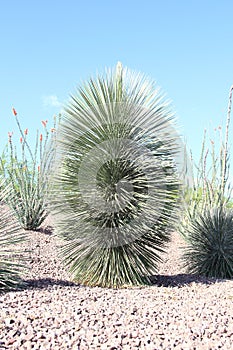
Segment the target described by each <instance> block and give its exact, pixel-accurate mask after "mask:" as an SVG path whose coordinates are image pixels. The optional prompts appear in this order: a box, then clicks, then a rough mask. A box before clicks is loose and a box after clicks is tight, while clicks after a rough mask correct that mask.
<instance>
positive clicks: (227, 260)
mask: <svg viewBox="0 0 233 350" xmlns="http://www.w3.org/2000/svg"><path fill="white" fill-rule="evenodd" d="M187 234H188V246H187V248H186V249H185V254H184V256H183V259H184V261H185V266H186V267H187V270H188V272H189V273H194V274H198V275H203V276H207V277H216V278H233V211H232V210H229V209H227V208H224V207H218V208H216V207H215V208H208V209H206V210H205V211H203V212H201V213H199V214H198V215H196V216H195V217H194V218H193V220H192V222H191V223H190V226H189V231H188V232H187Z"/></svg>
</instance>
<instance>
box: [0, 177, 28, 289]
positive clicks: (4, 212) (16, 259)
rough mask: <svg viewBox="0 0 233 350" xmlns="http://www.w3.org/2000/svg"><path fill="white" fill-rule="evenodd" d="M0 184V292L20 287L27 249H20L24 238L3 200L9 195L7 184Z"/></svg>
mask: <svg viewBox="0 0 233 350" xmlns="http://www.w3.org/2000/svg"><path fill="white" fill-rule="evenodd" d="M1 185H2V186H0V189H1V190H0V198H1V201H0V214H1V215H0V292H2V291H6V290H9V289H13V288H17V287H21V286H23V285H24V283H23V281H22V277H23V274H24V272H25V269H26V259H27V251H26V250H22V249H20V247H19V245H18V244H20V243H22V242H24V241H25V240H26V237H25V235H24V233H23V232H22V229H21V228H20V226H19V223H18V221H17V220H16V218H15V216H14V213H13V212H12V211H11V210H10V209H9V207H8V206H7V204H6V202H5V200H6V199H7V197H8V196H9V192H10V190H9V186H6V184H3V183H2V182H1Z"/></svg>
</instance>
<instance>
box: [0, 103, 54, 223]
mask: <svg viewBox="0 0 233 350" xmlns="http://www.w3.org/2000/svg"><path fill="white" fill-rule="evenodd" d="M13 113H14V116H15V120H16V122H17V126H18V129H19V132H20V146H18V145H17V146H15V145H14V144H13V136H12V133H9V134H8V136H9V140H8V141H9V142H8V147H7V153H5V155H4V157H1V158H0V164H1V171H2V173H3V175H4V178H5V181H6V184H7V185H8V186H10V187H11V196H8V199H7V203H8V205H9V206H10V207H11V208H12V209H13V211H14V213H15V215H16V217H17V219H18V220H19V222H20V225H21V226H22V227H23V228H24V229H25V230H36V229H37V228H39V227H40V225H41V224H42V223H43V221H44V220H45V218H46V216H47V214H48V213H47V203H46V195H47V192H48V184H49V182H48V175H49V169H50V164H51V162H52V157H53V147H52V143H49V141H50V136H51V135H50V133H49V131H48V130H47V121H42V124H43V126H44V133H42V134H40V135H39V133H38V131H37V137H36V144H35V149H34V151H33V150H32V148H31V147H30V145H29V143H28V140H27V136H28V129H25V130H24V131H23V130H22V128H21V125H20V123H19V119H18V116H17V113H16V111H15V109H13ZM54 130H55V129H54V128H53V129H52V131H54ZM48 144H49V145H50V147H48Z"/></svg>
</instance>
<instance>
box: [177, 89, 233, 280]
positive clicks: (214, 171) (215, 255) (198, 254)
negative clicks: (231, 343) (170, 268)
mask: <svg viewBox="0 0 233 350" xmlns="http://www.w3.org/2000/svg"><path fill="white" fill-rule="evenodd" d="M232 91H233V87H231V89H230V95H229V103H228V112H227V120H226V126H225V137H224V138H223V137H222V127H218V128H217V129H216V130H215V131H216V132H218V133H219V139H216V138H214V140H213V139H212V140H210V145H211V147H210V148H207V149H206V135H207V133H206V131H205V133H204V140H203V144H202V152H201V157H200V161H199V164H198V166H197V168H196V170H197V171H196V173H195V176H194V184H193V187H191V188H189V189H188V190H187V191H186V197H185V202H186V207H185V208H186V210H185V211H184V216H183V219H182V220H181V225H180V227H179V229H180V232H181V233H182V234H183V236H184V238H185V240H186V241H187V248H186V249H185V252H184V256H183V259H184V264H185V266H187V268H188V271H189V272H192V273H197V274H201V275H205V276H212V277H219V278H232V277H233V276H232V271H233V270H232V268H233V264H232V262H233V261H232V258H231V255H232V253H233V251H232V247H233V222H232V215H233V214H232V209H231V208H232V197H231V195H232V190H231V189H232V187H231V186H232V183H231V182H230V181H229V171H230V163H229V157H230V151H229V147H228V138H229V126H230V119H231V103H232ZM217 141H218V142H217ZM216 144H217V145H219V150H218V151H216ZM209 156H210V159H209V158H208V157H209Z"/></svg>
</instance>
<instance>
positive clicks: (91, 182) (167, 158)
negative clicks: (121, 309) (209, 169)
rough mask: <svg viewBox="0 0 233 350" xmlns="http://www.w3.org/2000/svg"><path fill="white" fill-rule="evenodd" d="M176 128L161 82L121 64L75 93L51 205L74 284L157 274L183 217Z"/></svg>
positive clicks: (62, 131) (142, 279)
mask: <svg viewBox="0 0 233 350" xmlns="http://www.w3.org/2000/svg"><path fill="white" fill-rule="evenodd" d="M173 122H174V114H173V113H172V111H171V108H170V104H169V103H168V102H167V101H166V100H165V99H164V97H163V95H162V94H161V93H160V92H159V89H158V88H157V87H155V85H154V83H153V82H150V81H149V80H148V79H146V78H145V77H144V76H142V75H140V74H136V73H132V72H130V71H129V70H127V69H123V68H122V65H121V64H120V63H118V65H117V67H116V69H114V70H112V71H108V72H107V73H106V75H103V76H98V77H97V78H96V79H90V80H89V81H87V82H86V83H84V84H83V86H81V87H80V88H79V89H78V90H77V92H76V94H75V95H73V96H72V97H71V99H70V101H69V102H68V104H67V106H66V108H65V111H64V115H63V118H62V119H61V124H60V128H59V130H58V133H57V145H56V151H57V152H56V153H57V154H56V161H55V169H54V172H53V173H54V176H53V178H52V182H53V191H52V193H51V207H52V211H53V213H54V214H55V217H56V220H55V222H56V229H57V232H58V234H59V235H60V236H61V237H62V238H63V239H64V240H65V244H64V246H63V248H62V254H63V256H64V260H65V263H66V264H67V265H69V267H70V270H71V272H72V273H73V277H74V280H75V281H77V282H79V283H83V284H88V285H100V286H106V287H119V286H123V285H129V284H130V285H138V284H142V283H150V278H149V276H150V275H152V274H154V273H156V272H157V266H158V263H159V262H160V261H161V258H160V253H161V252H163V251H164V248H165V247H166V243H167V242H168V241H169V237H170V231H171V230H172V227H173V223H174V221H175V218H176V217H177V211H178V205H177V203H178V195H179V186H180V183H179V180H178V175H177V167H176V161H175V158H176V156H177V154H178V153H179V152H178V142H177V135H176V133H175V131H174V129H173V127H172V125H173Z"/></svg>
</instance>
